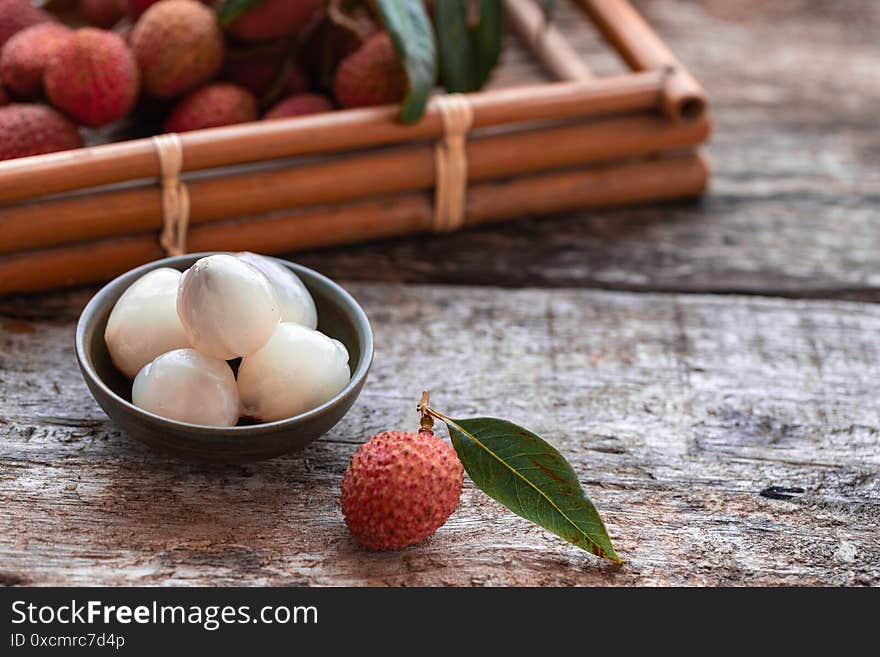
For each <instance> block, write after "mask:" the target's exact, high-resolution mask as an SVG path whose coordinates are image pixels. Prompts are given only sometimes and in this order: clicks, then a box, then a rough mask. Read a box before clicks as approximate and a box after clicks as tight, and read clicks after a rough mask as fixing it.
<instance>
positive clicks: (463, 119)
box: [433, 94, 474, 233]
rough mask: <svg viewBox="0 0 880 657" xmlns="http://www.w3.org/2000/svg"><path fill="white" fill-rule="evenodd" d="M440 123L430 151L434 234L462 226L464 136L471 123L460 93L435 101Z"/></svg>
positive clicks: (465, 173) (465, 172) (465, 174)
mask: <svg viewBox="0 0 880 657" xmlns="http://www.w3.org/2000/svg"><path fill="white" fill-rule="evenodd" d="M435 103H436V107H437V110H438V111H439V112H440V116H441V118H442V120H443V136H442V137H441V138H440V139H439V140H438V141H437V145H436V147H435V148H434V160H435V165H436V170H437V177H436V181H435V187H434V226H433V227H434V231H435V232H438V233H448V232H451V231H454V230H458V229H459V228H461V227H462V225H463V224H464V214H465V200H466V196H467V182H468V163H467V150H466V148H465V146H466V142H467V140H466V136H467V132H468V130H470V128H471V125H472V124H473V120H474V114H473V110H472V109H471V104H470V102H469V101H468V99H467V98H465V97H464V96H463V95H461V94H448V95H445V96H440V97H438V98H437V100H436V101H435Z"/></svg>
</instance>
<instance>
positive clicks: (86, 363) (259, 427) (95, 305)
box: [75, 251, 373, 438]
mask: <svg viewBox="0 0 880 657" xmlns="http://www.w3.org/2000/svg"><path fill="white" fill-rule="evenodd" d="M235 253H238V252H235V251H203V252H197V253H185V254H183V255H179V256H170V257H167V258H160V259H158V260H153V261H151V262H148V263H145V264H143V265H140V266H138V267H135V268H134V269H130V270H128V271H127V272H125V273H123V274H120V275H119V276H117V277H115V278H114V279H113V280H111V281H110V282H108V283H106V284H105V285H104V286H102V287H101V289H100V290H98V291H97V292H96V293H95V295H94V296H93V297H92V298H91V299H90V300H89V302H88V303H87V304H86V306H85V308H83V310H82V312H81V313H80V316H79V319H78V320H77V324H76V339H75V343H76V345H75V346H76V357H77V360H78V361H79V366H80V369H81V370H82V371H83V373H84V375H85V376H87V377H88V378H89V380H90V381H91V382H92V383H94V384H95V385H97V386H98V387H99V388H100V389H101V391H102V392H103V393H104V394H105V395H107V396H108V397H109V398H111V399H112V400H113V401H114V402H115V403H118V404H120V405H122V406H123V407H124V408H126V409H127V410H128V411H130V412H132V413H134V414H136V415H140V416H142V417H143V418H145V419H147V420H149V421H150V422H153V423H156V424H159V425H165V426H167V427H168V428H169V429H172V430H178V431H179V430H186V431H188V432H191V433H192V434H202V436H205V435H210V436H212V437H216V436H226V437H241V438H244V437H246V436H247V435H254V434H262V433H273V432H275V431H278V430H279V429H286V428H291V427H293V426H296V425H299V424H302V423H304V422H308V421H309V420H311V419H313V418H317V417H320V416H321V415H323V414H324V413H325V412H327V411H328V410H329V409H331V408H333V407H334V406H335V405H336V404H338V403H339V401H340V400H341V399H343V398H345V397H346V396H348V395H350V394H353V393H355V392H356V390H357V389H358V387H359V386H360V385H362V383H363V381H364V379H366V377H367V374H368V373H369V370H370V366H371V365H372V362H373V328H372V326H371V325H370V320H369V318H368V317H367V314H366V313H365V312H364V309H363V308H362V307H361V305H360V304H359V303H358V302H357V300H356V299H355V298H354V297H353V296H352V295H351V294H350V293H349V292H348V290H346V289H345V288H344V287H342V286H341V285H340V284H339V283H337V282H336V281H334V280H332V279H331V278H329V277H327V276H324V275H323V274H321V273H319V272H317V271H315V270H314V269H311V268H309V267H306V266H304V265H300V264H297V263H295V262H291V261H289V260H285V259H283V258H276V257H273V256H264V257H266V258H270V259H271V260H274V261H275V262H277V263H279V264H281V265H283V266H284V267H287V268H288V269H290V270H292V271H293V273H295V274H296V275H297V276H299V275H300V274H301V273H304V274H305V275H306V277H310V278H313V279H316V280H318V281H320V282H321V283H322V284H323V285H325V286H327V287H329V288H330V289H331V290H332V291H333V292H334V293H335V294H336V295H338V296H339V297H340V298H341V300H342V301H343V302H344V304H340V305H347V306H348V307H349V308H350V309H351V313H346V314H351V315H353V317H352V319H353V321H354V325H355V330H356V331H358V327H360V328H362V329H363V331H362V332H363V343H364V344H363V345H362V348H361V354H360V358H359V360H358V363H357V367H356V368H355V369H354V371H352V374H351V378H350V379H349V381H348V384H347V385H346V386H345V388H343V389H342V390H341V391H339V392H338V393H337V394H335V395H334V396H333V397H331V398H330V399H328V400H327V401H326V402H324V403H323V404H321V405H320V406H316V407H315V408H312V409H310V410H308V411H306V412H304V413H300V414H299V415H293V416H291V417H289V418H284V419H283V420H274V421H272V422H260V423H257V424H246V425H241V426H239V425H235V426H232V427H214V426H210V425H204V424H192V423H190V422H181V421H179V420H172V419H169V418H166V417H162V416H161V415H156V414H155V413H151V412H150V411H146V410H144V409H142V408H140V407H138V406H135V405H134V404H133V403H131V402H130V401H128V400H126V399H124V398H123V397H120V396H119V395H118V394H117V393H116V392H115V391H114V390H113V389H112V388H110V386H108V385H107V384H106V383H105V382H104V380H103V379H102V378H101V377H100V376H99V375H98V373H97V372H96V371H95V368H94V367H93V365H92V360H91V357H89V356H87V353H88V350H87V345H86V344H85V333H86V328H87V326H89V325H91V324H92V323H93V322H94V317H95V315H96V314H97V313H98V311H99V309H100V308H101V307H102V306H103V305H104V304H106V303H107V297H109V296H110V295H111V293H112V292H113V291H115V289H116V287H118V286H119V285H121V284H122V282H123V279H127V278H129V277H131V278H132V279H133V280H132V283H133V282H134V281H135V280H137V279H138V278H140V277H141V276H143V275H144V274H146V273H148V272H149V271H152V270H154V269H158V268H160V267H171V268H172V269H178V266H176V265H178V263H180V262H182V261H188V260H192V262H195V261H196V260H199V259H200V258H204V257H207V256H211V255H217V254H231V255H234V254H235ZM259 255H262V254H259ZM136 274H137V276H135V275H136ZM303 282H305V281H303ZM124 291H125V290H123V291H122V292H124ZM120 295H121V293H120ZM111 310H112V309H111ZM358 332H360V331H358ZM331 337H332V336H331Z"/></svg>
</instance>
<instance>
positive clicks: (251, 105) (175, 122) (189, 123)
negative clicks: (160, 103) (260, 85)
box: [165, 82, 257, 132]
mask: <svg viewBox="0 0 880 657" xmlns="http://www.w3.org/2000/svg"><path fill="white" fill-rule="evenodd" d="M256 120H257V99H256V98H255V97H254V95H253V94H252V93H251V92H250V91H248V90H247V89H243V88H241V87H237V86H235V85H234V84H228V83H225V82H215V83H213V84H209V85H206V86H204V87H202V88H201V89H197V90H196V91H194V92H193V93H191V94H190V95H189V96H187V97H186V98H184V99H183V100H182V101H180V102H179V103H178V104H177V106H176V107H175V108H174V109H173V110H172V111H171V114H170V115H169V117H168V120H167V121H166V122H165V130H166V131H168V132H186V131H188V130H201V129H202V128H217V127H220V126H224V125H234V124H236V123H246V122H248V121H256Z"/></svg>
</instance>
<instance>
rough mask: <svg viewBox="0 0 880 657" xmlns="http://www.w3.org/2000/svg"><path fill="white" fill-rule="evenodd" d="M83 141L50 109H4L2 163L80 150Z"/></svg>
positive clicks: (0, 146) (19, 105)
mask: <svg viewBox="0 0 880 657" xmlns="http://www.w3.org/2000/svg"><path fill="white" fill-rule="evenodd" d="M82 145H83V141H82V137H81V136H80V134H79V132H78V131H77V129H76V126H75V125H74V124H73V123H71V122H70V121H69V120H68V119H67V118H66V117H64V116H62V115H61V114H60V113H58V112H56V111H55V110H54V109H52V108H51V107H48V106H46V105H33V104H29V103H13V104H11V105H6V106H5V107H0V160H11V159H12V158H15V157H26V156H28V155H42V154H43V153H54V152H55V151H66V150H69V149H72V148H80V147H82Z"/></svg>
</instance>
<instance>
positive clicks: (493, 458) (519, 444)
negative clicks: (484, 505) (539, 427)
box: [435, 413, 620, 563]
mask: <svg viewBox="0 0 880 657" xmlns="http://www.w3.org/2000/svg"><path fill="white" fill-rule="evenodd" d="M435 417H437V418H438V419H440V420H442V421H443V422H444V423H445V424H446V427H447V428H448V429H449V436H450V438H452V445H453V446H454V447H455V451H456V452H457V453H458V457H459V458H460V459H461V462H462V464H463V465H464V469H465V470H466V471H467V473H468V475H469V476H470V478H471V479H473V481H474V483H475V484H476V485H477V486H478V487H479V488H480V489H481V490H483V491H484V492H485V493H486V494H488V495H489V496H490V497H492V498H493V499H495V500H497V501H499V502H501V503H502V504H503V505H504V506H506V507H507V508H508V509H510V510H511V511H513V512H514V513H516V514H517V515H520V516H522V517H523V518H526V519H527V520H531V521H532V522H535V523H537V524H538V525H540V526H541V527H544V528H545V529H548V530H550V531H551V532H553V533H554V534H556V535H557V536H560V537H562V538H564V539H565V540H566V541H568V542H569V543H573V544H574V545H577V546H578V547H580V548H583V549H584V550H587V551H588V552H592V553H593V554H595V555H596V556H599V557H604V558H605V559H608V560H609V561H613V562H614V563H620V557H619V556H617V553H616V552H615V551H614V547H613V546H612V545H611V539H610V538H609V537H608V532H607V531H606V530H605V525H604V524H603V523H602V518H601V517H599V513H598V512H597V511H596V507H594V506H593V503H592V502H591V501H590V498H588V497H587V494H586V493H585V492H584V489H583V488H581V485H580V483H579V482H578V478H577V474H575V471H574V470H573V469H572V467H571V465H569V463H568V461H566V460H565V458H564V457H563V456H562V454H560V453H559V452H558V451H556V449H554V448H553V446H552V445H550V444H549V443H547V442H546V441H544V440H543V439H541V438H540V437H538V436H536V435H535V434H533V433H532V432H531V431H529V430H528V429H523V428H522V427H520V426H517V425H515V424H513V423H511V422H508V421H507V420H498V419H496V418H490V417H479V418H469V419H466V420H453V419H451V418H447V417H444V416H441V415H440V414H439V413H438V414H436V415H435Z"/></svg>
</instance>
